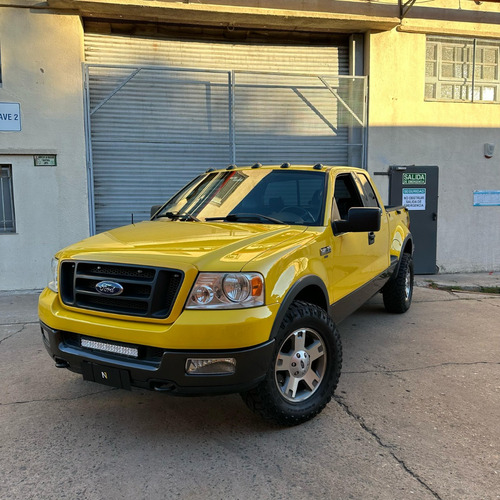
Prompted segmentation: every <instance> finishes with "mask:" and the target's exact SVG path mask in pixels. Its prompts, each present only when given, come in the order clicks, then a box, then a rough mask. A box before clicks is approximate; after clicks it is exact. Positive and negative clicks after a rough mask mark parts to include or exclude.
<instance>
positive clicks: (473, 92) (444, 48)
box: [425, 36, 500, 103]
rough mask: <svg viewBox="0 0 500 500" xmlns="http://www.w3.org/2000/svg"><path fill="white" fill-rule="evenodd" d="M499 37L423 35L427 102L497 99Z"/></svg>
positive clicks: (499, 58)
mask: <svg viewBox="0 0 500 500" xmlns="http://www.w3.org/2000/svg"><path fill="white" fill-rule="evenodd" d="M499 61H500V40H480V39H476V38H474V39H472V38H467V39H466V38H454V37H431V36H429V37H427V50H426V61H425V64H426V66H425V99H426V100H427V101H462V102H490V103H499V102H500V71H499V70H500V63H499Z"/></svg>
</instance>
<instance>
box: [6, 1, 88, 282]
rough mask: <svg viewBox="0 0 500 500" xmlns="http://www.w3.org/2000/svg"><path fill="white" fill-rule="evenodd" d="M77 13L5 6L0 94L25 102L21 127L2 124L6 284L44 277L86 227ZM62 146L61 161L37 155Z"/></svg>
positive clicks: (57, 151) (43, 279)
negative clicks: (7, 220)
mask: <svg viewBox="0 0 500 500" xmlns="http://www.w3.org/2000/svg"><path fill="white" fill-rule="evenodd" d="M82 44H83V33H82V26H81V22H80V19H79V18H78V16H74V15H73V16H66V15H60V14H58V15H54V14H51V13H49V12H47V11H36V10H35V11H31V10H30V9H20V8H4V7H0V50H1V64H2V84H1V86H0V102H14V103H20V105H21V125H22V130H21V131H20V132H0V163H2V164H11V165H12V170H13V172H12V176H13V187H14V202H15V214H16V234H1V233H0V255H1V256H2V258H1V259H0V290H21V289H37V288H42V287H44V286H45V285H46V283H47V279H48V276H49V271H50V259H51V257H52V255H53V254H54V253H55V251H57V250H58V249H60V248H61V247H64V246H66V245H67V244H69V243H71V242H74V241H75V240H78V239H81V238H82V237H85V236H87V235H88V202H87V188H86V182H87V181H86V171H85V141H84V118H83V94H82V65H81V64H82V60H83V47H82ZM36 154H56V155H57V166H56V167H35V166H34V160H33V155H36Z"/></svg>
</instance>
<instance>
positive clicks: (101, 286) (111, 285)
mask: <svg viewBox="0 0 500 500" xmlns="http://www.w3.org/2000/svg"><path fill="white" fill-rule="evenodd" d="M95 289H96V290H97V291H98V292H99V293H101V294H102V295H120V294H121V293H123V287H122V286H121V285H120V283H116V282H115V281H100V282H99V283H97V285H96V286H95Z"/></svg>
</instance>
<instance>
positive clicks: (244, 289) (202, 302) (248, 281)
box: [186, 273, 264, 309]
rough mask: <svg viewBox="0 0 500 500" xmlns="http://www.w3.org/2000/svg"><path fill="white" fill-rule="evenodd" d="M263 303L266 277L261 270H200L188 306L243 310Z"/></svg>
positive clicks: (193, 307)
mask: <svg viewBox="0 0 500 500" xmlns="http://www.w3.org/2000/svg"><path fill="white" fill-rule="evenodd" d="M262 305H264V278H263V277H262V276H261V275H260V274H259V273H200V274H199V275H198V279H197V280H196V283H195V284H194V286H193V288H192V290H191V294H190V295H189V299H188V301H187V304H186V308H187V309H242V308H246V307H257V306H262Z"/></svg>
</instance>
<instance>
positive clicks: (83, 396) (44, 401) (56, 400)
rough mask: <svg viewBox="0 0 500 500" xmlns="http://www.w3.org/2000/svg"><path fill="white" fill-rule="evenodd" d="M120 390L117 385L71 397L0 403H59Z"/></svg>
mask: <svg viewBox="0 0 500 500" xmlns="http://www.w3.org/2000/svg"><path fill="white" fill-rule="evenodd" d="M116 390H118V389H117V388H116V387H110V388H109V389H103V390H100V391H95V392H89V393H88V394H82V395H80V396H74V397H71V398H46V399H29V400H27V401H12V402H11V403H0V406H14V405H24V404H29V403H58V402H63V401H78V400H79V399H85V398H88V397H90V396H95V395H96V394H103V393H105V392H111V391H116Z"/></svg>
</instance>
